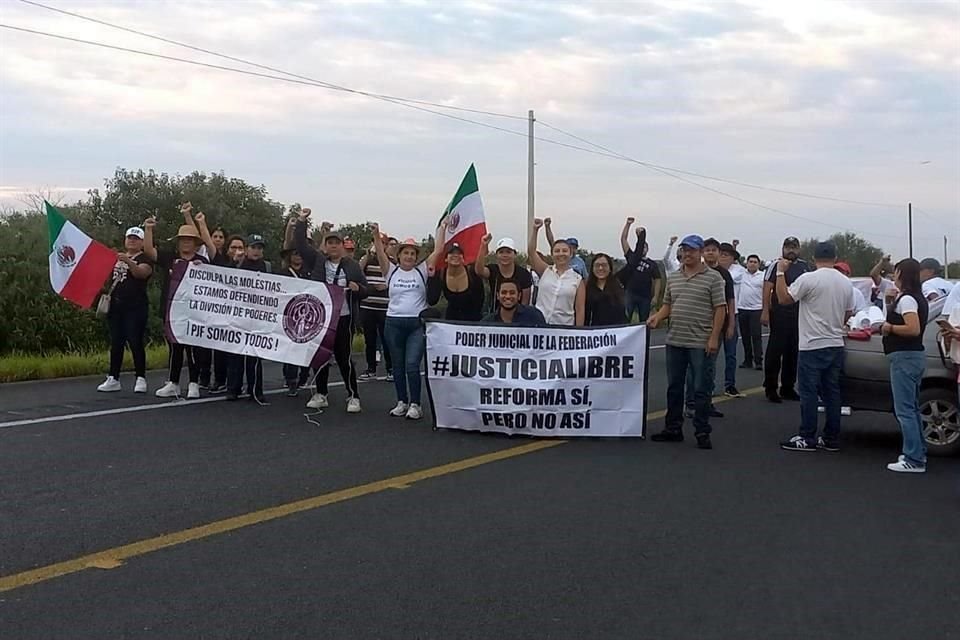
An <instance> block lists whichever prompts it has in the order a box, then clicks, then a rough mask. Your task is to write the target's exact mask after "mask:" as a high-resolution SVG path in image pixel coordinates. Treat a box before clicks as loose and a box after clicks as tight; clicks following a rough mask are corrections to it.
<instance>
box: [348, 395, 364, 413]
mask: <svg viewBox="0 0 960 640" xmlns="http://www.w3.org/2000/svg"><path fill="white" fill-rule="evenodd" d="M360 411H361V408H360V398H350V399H349V400H347V413H360Z"/></svg>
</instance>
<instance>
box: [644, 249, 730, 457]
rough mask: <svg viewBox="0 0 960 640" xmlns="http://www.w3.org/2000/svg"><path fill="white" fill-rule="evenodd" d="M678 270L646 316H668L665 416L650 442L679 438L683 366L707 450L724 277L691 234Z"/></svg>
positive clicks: (657, 319)
mask: <svg viewBox="0 0 960 640" xmlns="http://www.w3.org/2000/svg"><path fill="white" fill-rule="evenodd" d="M680 251H681V263H682V266H681V268H680V270H679V271H677V272H674V273H671V274H670V275H669V276H668V277H667V290H666V293H665V294H664V297H663V305H662V306H661V307H660V310H659V311H657V313H656V314H654V315H653V316H651V317H650V319H649V320H647V326H648V327H650V328H651V329H656V328H657V326H658V325H659V324H660V323H661V322H663V321H664V320H666V319H667V318H669V319H670V329H669V330H668V331H667V416H666V420H665V422H666V425H665V427H664V429H663V431H661V432H660V433H655V434H654V435H653V436H652V437H651V440H653V441H654V442H683V405H684V402H683V400H684V386H685V383H686V378H687V370H688V369H690V370H691V371H692V372H693V385H694V414H693V427H694V433H695V434H696V437H697V446H698V447H699V448H701V449H712V448H713V444H712V443H711V441H710V432H711V431H712V429H711V427H710V413H709V411H710V397H709V393H710V387H711V383H712V380H711V378H712V373H713V368H712V367H710V366H709V364H710V361H711V359H712V358H715V357H716V355H717V351H719V349H720V339H721V338H720V334H721V332H722V331H723V323H724V319H725V318H726V315H727V298H726V295H725V291H724V289H725V287H724V280H723V276H721V275H720V274H719V273H718V272H717V271H716V270H714V269H711V268H710V267H708V266H707V265H705V264H703V262H702V258H703V238H701V237H700V236H697V235H690V236H687V237H685V238H684V239H683V240H681V241H680Z"/></svg>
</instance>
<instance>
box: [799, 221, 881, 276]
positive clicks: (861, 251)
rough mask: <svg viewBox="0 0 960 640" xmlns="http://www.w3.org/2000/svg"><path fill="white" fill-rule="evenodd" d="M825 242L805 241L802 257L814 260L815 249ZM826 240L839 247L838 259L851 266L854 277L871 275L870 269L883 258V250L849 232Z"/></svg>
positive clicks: (810, 239) (817, 239) (820, 240)
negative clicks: (819, 243)
mask: <svg viewBox="0 0 960 640" xmlns="http://www.w3.org/2000/svg"><path fill="white" fill-rule="evenodd" d="M823 240H824V239H822V238H808V239H807V240H804V241H803V243H802V244H801V245H800V255H801V256H802V257H803V258H804V259H806V260H813V253H814V249H815V248H816V246H817V243H818V242H822V241H823ZM826 240H830V241H832V242H833V243H834V244H835V245H836V246H837V259H838V260H842V261H843V262H846V263H847V264H849V265H850V270H851V273H852V275H854V276H867V275H870V269H872V268H873V266H874V265H875V264H877V263H878V262H880V258H882V257H883V249H881V248H880V247H877V246H875V245H874V244H872V243H871V242H870V241H869V240H866V239H864V238H862V237H860V236H858V235H857V234H855V233H851V232H849V231H845V232H839V233H835V234H833V235H832V236H830V237H829V238H826Z"/></svg>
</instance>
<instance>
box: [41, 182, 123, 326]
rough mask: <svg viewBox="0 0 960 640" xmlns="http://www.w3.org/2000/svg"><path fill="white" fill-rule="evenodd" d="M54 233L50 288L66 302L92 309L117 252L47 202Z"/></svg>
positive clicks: (48, 215) (50, 229)
mask: <svg viewBox="0 0 960 640" xmlns="http://www.w3.org/2000/svg"><path fill="white" fill-rule="evenodd" d="M43 204H44V206H45V208H46V211H47V228H48V229H49V231H50V256H49V260H50V286H52V287H53V290H54V291H56V292H57V293H58V294H59V295H60V296H61V297H62V298H66V299H67V300H69V301H70V302H73V303H74V304H76V305H79V306H81V307H84V308H89V307H90V306H92V305H93V301H94V300H96V298H97V294H98V293H100V290H101V289H102V288H103V283H104V282H105V281H106V280H107V278H109V277H110V273H111V272H112V271H113V267H114V265H115V264H116V263H117V252H116V251H114V250H112V249H110V248H109V247H107V246H106V245H102V244H100V243H99V242H96V241H95V240H93V239H92V238H90V236H88V235H87V234H85V233H84V232H82V231H80V229H78V228H77V227H76V226H75V225H74V224H73V223H72V222H70V221H69V220H67V219H66V218H65V217H64V216H63V214H62V213H60V211H59V210H58V209H57V208H56V207H54V206H53V205H52V204H50V203H49V202H47V201H46V200H44V203H43Z"/></svg>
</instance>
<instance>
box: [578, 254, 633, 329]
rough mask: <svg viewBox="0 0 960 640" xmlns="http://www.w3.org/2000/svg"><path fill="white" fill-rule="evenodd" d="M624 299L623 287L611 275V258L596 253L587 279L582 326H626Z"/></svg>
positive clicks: (612, 274)
mask: <svg viewBox="0 0 960 640" xmlns="http://www.w3.org/2000/svg"><path fill="white" fill-rule="evenodd" d="M624 297H625V294H624V291H623V285H622V284H621V283H620V280H619V279H618V278H616V277H615V276H614V273H613V258H611V257H610V256H608V255H607V254H605V253H598V254H597V255H595V256H594V257H593V262H592V263H591V264H590V276H589V277H588V278H587V295H586V296H584V298H585V300H584V301H583V306H584V308H583V312H582V316H583V319H584V324H585V325H586V326H588V327H609V326H614V325H618V324H627V311H626V305H625V303H624ZM577 315H578V316H580V315H581V313H580V312H578V313H577Z"/></svg>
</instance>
